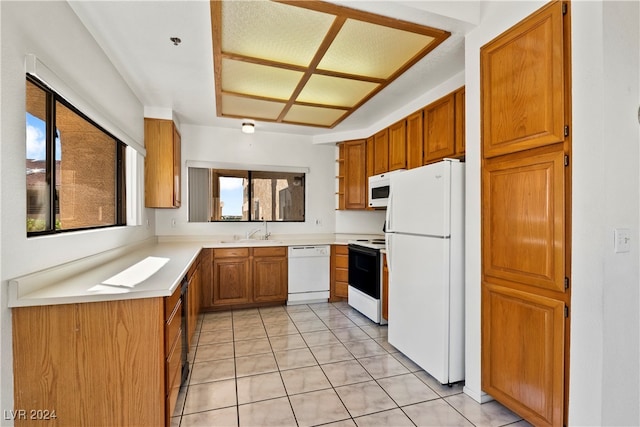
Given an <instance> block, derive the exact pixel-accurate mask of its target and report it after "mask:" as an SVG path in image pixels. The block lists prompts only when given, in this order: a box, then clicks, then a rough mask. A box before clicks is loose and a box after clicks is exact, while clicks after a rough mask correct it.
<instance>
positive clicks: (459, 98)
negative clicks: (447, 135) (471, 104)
mask: <svg viewBox="0 0 640 427" xmlns="http://www.w3.org/2000/svg"><path fill="white" fill-rule="evenodd" d="M453 96H454V100H455V141H456V156H462V155H464V153H465V149H466V148H465V129H466V128H465V87H464V86H462V87H461V88H460V89H458V90H456V91H455V92H454V94H453Z"/></svg>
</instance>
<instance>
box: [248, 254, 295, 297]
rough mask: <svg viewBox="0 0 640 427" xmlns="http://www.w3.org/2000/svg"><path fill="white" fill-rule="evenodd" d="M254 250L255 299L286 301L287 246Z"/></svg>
mask: <svg viewBox="0 0 640 427" xmlns="http://www.w3.org/2000/svg"><path fill="white" fill-rule="evenodd" d="M253 250H254V253H253V301H254V302H270V301H286V299H287V292H288V283H287V280H288V264H287V248H286V247H284V246H279V247H272V248H254V249H253Z"/></svg>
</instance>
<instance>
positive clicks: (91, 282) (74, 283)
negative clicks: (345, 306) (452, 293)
mask: <svg viewBox="0 0 640 427" xmlns="http://www.w3.org/2000/svg"><path fill="white" fill-rule="evenodd" d="M349 238H351V236H348V235H347V236H342V235H340V236H339V235H333V237H331V236H330V235H322V236H318V237H317V238H313V237H312V236H299V237H297V236H296V237H293V236H290V237H288V238H287V237H284V236H280V237H274V238H273V240H269V241H264V240H256V241H255V242H251V241H228V242H224V241H221V240H218V239H215V240H214V239H211V240H206V239H193V240H192V239H182V240H181V239H162V238H158V239H154V240H155V242H149V241H142V242H137V243H134V244H132V245H131V247H120V248H115V249H114V250H111V251H107V252H106V253H101V254H96V255H93V256H90V257H87V258H83V259H81V260H77V261H73V262H70V263H67V264H65V265H61V266H55V267H52V268H50V269H45V270H42V271H37V272H34V273H31V274H27V275H24V276H21V277H18V278H14V279H10V280H8V284H9V295H8V297H9V298H8V306H9V308H18V307H30V306H43V305H59V304H74V303H88V302H101V301H117V300H126V299H140V298H158V297H166V296H170V295H171V294H172V293H173V292H174V291H175V289H177V287H178V286H179V284H180V282H181V280H182V278H183V277H184V276H185V274H187V272H188V270H189V268H190V267H191V266H192V265H193V263H194V262H195V261H196V259H197V257H198V255H199V253H200V251H201V250H202V249H205V248H206V249H215V248H226V247H269V246H298V245H309V246H310V245H346V244H347V241H348V240H349ZM109 256H111V258H109ZM151 256H155V257H168V258H169V261H168V262H167V263H166V264H165V265H164V266H163V267H161V268H160V269H158V270H157V271H156V272H155V273H153V274H151V276H149V277H148V278H147V279H146V280H144V281H142V282H140V283H138V284H136V285H135V286H134V287H132V288H126V287H112V288H111V287H109V286H106V285H103V282H104V281H106V280H107V279H108V278H110V277H112V276H113V275H115V274H118V273H120V272H122V271H123V270H125V269H127V268H128V267H131V266H133V265H134V264H136V263H138V262H140V261H142V260H144V259H145V258H146V257H151ZM98 263H99V266H97V267H95V268H91V267H87V268H88V270H84V271H83V268H82V266H83V265H87V266H95V265H96V264H98ZM66 270H67V271H68V274H67V275H66V276H65V271H66ZM45 277H46V278H47V279H50V280H49V282H48V283H47V280H43V278H45ZM96 287H98V288H99V289H101V291H102V292H97V291H95V292H91V289H96Z"/></svg>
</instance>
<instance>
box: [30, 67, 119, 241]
mask: <svg viewBox="0 0 640 427" xmlns="http://www.w3.org/2000/svg"><path fill="white" fill-rule="evenodd" d="M25 82H29V83H32V84H33V85H35V86H37V87H38V88H39V89H41V90H42V91H44V93H45V95H46V133H45V144H46V148H45V151H46V159H45V169H46V172H45V181H46V183H47V186H48V192H47V197H48V199H49V200H48V212H46V215H47V220H48V224H49V225H48V228H47V229H45V230H39V231H28V230H27V238H29V237H37V236H46V235H55V234H63V233H71V232H77V231H86V230H97V229H105V228H112V227H122V226H126V225H127V206H126V181H127V180H126V167H125V158H126V149H127V145H126V144H125V143H124V142H122V141H121V140H120V139H119V138H117V137H115V136H114V135H113V134H112V133H111V132H109V131H107V130H106V129H105V128H104V127H102V126H100V125H99V124H98V123H96V122H95V121H94V120H92V119H91V118H90V117H88V116H87V115H86V114H84V113H83V112H82V111H80V110H79V109H78V108H76V107H75V106H74V105H73V104H71V103H70V102H69V101H67V100H66V99H65V98H64V97H63V96H61V95H60V94H59V93H58V92H56V91H55V90H54V89H53V88H51V87H50V86H49V85H47V84H46V83H45V82H43V81H42V80H40V79H39V78H37V77H35V76H33V75H32V74H29V73H26V80H25ZM25 93H26V83H25ZM56 103H60V104H62V105H64V106H65V107H66V108H68V109H69V110H71V111H72V112H73V113H74V114H77V115H78V116H79V117H80V118H82V119H83V120H85V121H87V122H88V123H89V124H90V125H92V126H94V127H96V128H97V129H98V130H100V131H101V132H103V133H104V134H105V135H107V136H108V137H109V138H111V139H113V141H114V142H115V146H114V148H115V151H116V152H115V165H114V166H115V177H116V179H115V182H114V186H115V200H114V206H115V218H114V219H115V223H114V224H109V225H95V226H89V227H77V228H67V229H59V230H58V229H56V212H57V210H58V200H57V196H56V174H55V167H56V160H55V159H56V157H55V155H56V148H55V145H56V144H55V139H56V125H55V124H56ZM25 117H26V100H25ZM25 158H26V157H25ZM25 194H27V193H26V192H25ZM25 208H26V206H25ZM25 214H27V212H26V210H25ZM25 219H28V215H25Z"/></svg>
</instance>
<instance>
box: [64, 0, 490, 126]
mask: <svg viewBox="0 0 640 427" xmlns="http://www.w3.org/2000/svg"><path fill="white" fill-rule="evenodd" d="M235 1H239V0H235ZM245 1H246V0H245ZM332 3H336V4H340V5H342V6H347V7H351V8H354V9H361V10H365V11H367V12H372V13H377V14H380V15H385V16H389V17H392V18H396V19H402V20H406V21H411V22H415V23H419V24H423V25H428V26H432V27H436V28H439V29H443V30H447V31H449V32H451V37H449V38H448V39H447V40H446V41H445V42H444V43H442V44H441V45H440V46H438V47H437V48H436V49H435V50H434V51H433V52H432V53H430V54H429V55H428V56H427V57H426V58H424V59H423V60H421V61H420V62H418V63H417V64H416V65H415V66H414V67H412V68H411V69H410V70H409V71H407V72H406V73H405V74H404V75H402V76H401V77H400V78H398V79H397V80H396V81H394V82H393V83H392V84H390V85H389V86H388V87H386V88H385V89H384V90H382V91H381V92H380V93H379V94H377V95H376V96H374V97H373V98H372V99H371V100H370V101H369V102H367V103H366V104H365V105H364V106H362V107H361V108H360V109H359V110H358V111H356V112H354V113H353V114H351V115H350V116H349V117H348V118H347V119H345V120H344V121H343V122H341V123H340V124H339V125H338V126H336V127H335V128H334V129H324V128H316V127H309V126H299V125H287V124H279V123H268V122H256V128H257V130H258V131H271V132H282V133H293V134H301V135H312V136H318V135H323V134H330V133H336V132H343V131H351V130H357V129H365V128H368V127H370V126H371V125H372V124H374V123H376V122H378V121H380V120H382V119H383V118H384V117H385V116H387V115H388V114H389V113H390V111H393V110H396V109H399V108H401V107H402V106H403V105H406V104H408V103H410V102H411V101H412V100H414V99H415V98H417V97H418V96H419V95H421V94H422V93H424V92H426V91H427V90H429V89H430V88H432V87H435V86H437V85H438V84H440V83H441V82H443V81H445V80H446V79H448V78H449V77H451V76H453V75H455V74H457V73H459V72H460V71H462V70H463V68H464V34H465V33H466V32H468V31H469V30H470V29H472V28H473V27H474V24H475V23H477V20H478V17H479V14H480V4H479V2H477V1H456V2H452V1H363V0H350V1H341V0H338V1H332ZM69 4H70V6H71V7H72V9H73V10H74V11H75V13H76V14H77V15H78V17H79V18H80V20H81V21H82V22H83V24H84V25H85V26H86V27H87V29H88V30H89V32H90V33H91V34H92V35H93V37H94V38H95V39H96V41H97V42H98V44H99V45H100V46H101V47H102V49H103V50H104V51H105V53H106V55H107V56H108V57H109V58H110V60H111V62H112V63H113V64H114V66H115V67H116V69H117V70H118V71H119V73H120V74H121V75H122V76H123V78H124V79H125V81H127V83H128V84H129V86H130V87H131V89H132V90H133V92H134V93H135V94H136V95H137V97H138V98H139V99H140V101H141V103H142V104H143V105H144V106H145V107H146V108H153V109H164V110H169V109H170V110H173V112H174V114H175V115H176V116H177V118H178V120H179V122H180V123H181V124H183V125H184V124H194V125H203V126H218V127H230V128H235V129H239V127H240V122H241V120H240V119H230V118H222V117H218V116H217V115H216V106H215V90H214V80H213V50H212V46H211V20H210V9H209V1H203V0H180V1H163V0H145V1H126V0H121V1H91V0H81V1H70V2H69ZM174 36H176V37H180V38H181V39H182V43H181V44H180V45H179V46H174V45H173V44H172V43H171V41H170V40H169V38H170V37H174ZM416 82H419V83H416ZM417 87H419V90H418V89H417Z"/></svg>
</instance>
